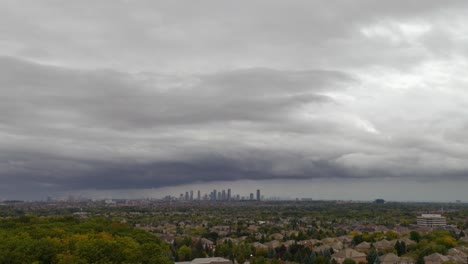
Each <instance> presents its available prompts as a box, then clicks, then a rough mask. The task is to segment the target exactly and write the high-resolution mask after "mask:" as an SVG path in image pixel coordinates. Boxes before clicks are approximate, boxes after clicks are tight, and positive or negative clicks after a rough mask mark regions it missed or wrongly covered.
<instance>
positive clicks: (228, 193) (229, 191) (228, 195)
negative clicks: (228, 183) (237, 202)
mask: <svg viewBox="0 0 468 264" xmlns="http://www.w3.org/2000/svg"><path fill="white" fill-rule="evenodd" d="M227 199H228V201H230V200H231V189H228V192H227Z"/></svg>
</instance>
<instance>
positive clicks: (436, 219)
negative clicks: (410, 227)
mask: <svg viewBox="0 0 468 264" xmlns="http://www.w3.org/2000/svg"><path fill="white" fill-rule="evenodd" d="M417 223H418V226H428V227H435V226H445V225H447V219H446V218H445V217H444V216H442V215H440V214H422V215H421V216H418V218H417Z"/></svg>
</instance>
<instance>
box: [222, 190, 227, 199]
mask: <svg viewBox="0 0 468 264" xmlns="http://www.w3.org/2000/svg"><path fill="white" fill-rule="evenodd" d="M221 200H223V201H225V200H226V190H223V193H222V194H221Z"/></svg>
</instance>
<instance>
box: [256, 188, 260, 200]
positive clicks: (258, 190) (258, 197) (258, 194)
mask: <svg viewBox="0 0 468 264" xmlns="http://www.w3.org/2000/svg"><path fill="white" fill-rule="evenodd" d="M257 201H260V189H257Z"/></svg>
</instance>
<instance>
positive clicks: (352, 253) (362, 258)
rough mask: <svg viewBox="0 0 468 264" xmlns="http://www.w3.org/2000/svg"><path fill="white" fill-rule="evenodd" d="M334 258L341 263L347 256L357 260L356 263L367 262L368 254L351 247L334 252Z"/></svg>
mask: <svg viewBox="0 0 468 264" xmlns="http://www.w3.org/2000/svg"><path fill="white" fill-rule="evenodd" d="M331 257H332V259H334V260H336V262H338V263H339V264H341V263H343V261H344V260H345V259H347V258H349V259H352V260H354V261H356V263H359V262H363V263H366V261H367V260H366V254H364V253H361V252H358V251H356V250H354V249H351V248H346V249H343V250H341V251H340V252H337V253H335V254H333V255H332V256H331Z"/></svg>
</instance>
